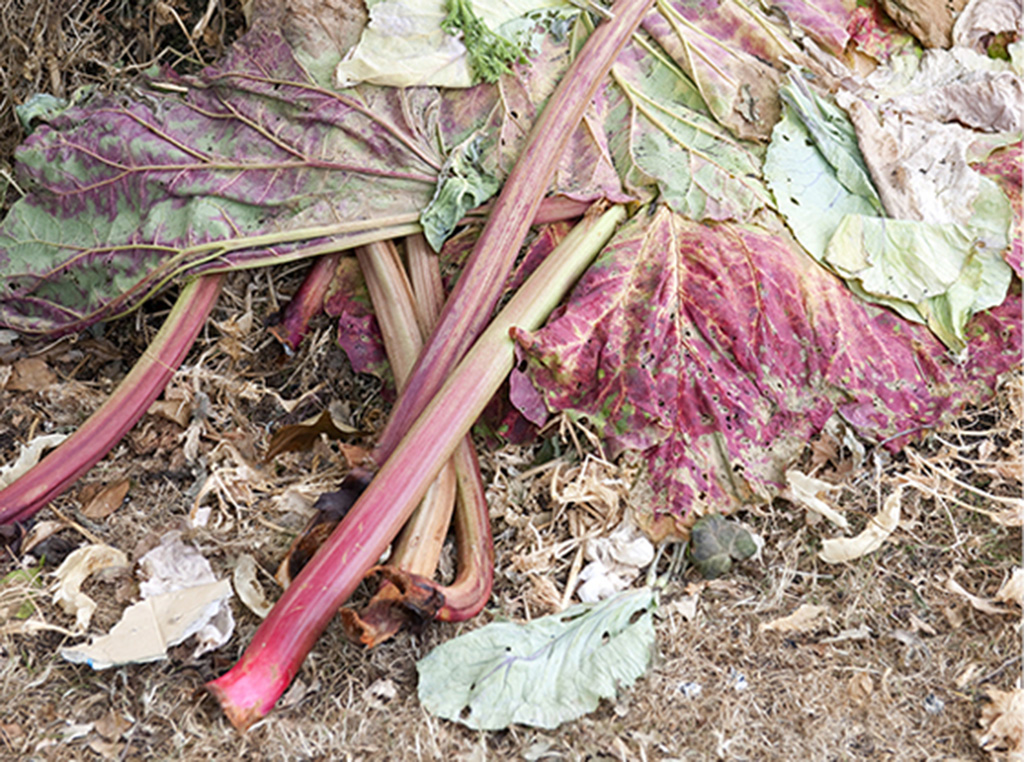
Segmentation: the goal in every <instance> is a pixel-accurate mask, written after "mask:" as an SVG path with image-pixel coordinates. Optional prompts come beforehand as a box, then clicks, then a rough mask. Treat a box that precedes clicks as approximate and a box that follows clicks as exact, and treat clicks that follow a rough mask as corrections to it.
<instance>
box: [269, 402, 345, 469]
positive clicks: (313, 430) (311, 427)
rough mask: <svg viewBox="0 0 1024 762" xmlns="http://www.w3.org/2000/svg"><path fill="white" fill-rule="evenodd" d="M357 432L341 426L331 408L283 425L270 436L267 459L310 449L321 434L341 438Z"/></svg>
mask: <svg viewBox="0 0 1024 762" xmlns="http://www.w3.org/2000/svg"><path fill="white" fill-rule="evenodd" d="M354 433H356V431H355V429H352V428H349V427H345V428H342V427H339V426H338V424H337V423H335V421H334V418H333V416H331V413H330V411H329V410H324V411H323V412H321V413H320V415H318V416H314V417H312V418H308V419H307V420H305V421H303V422H302V423H294V424H291V425H288V426H282V427H281V428H280V429H278V430H277V431H276V432H274V436H273V437H271V438H270V444H269V445H268V447H267V454H266V456H265V460H266V461H268V462H269V461H271V460H273V459H274V458H276V457H277V456H278V455H280V454H281V453H283V452H293V451H295V450H308V449H310V448H311V447H312V446H313V443H314V442H316V441H317V440H318V439H319V438H320V435H321V434H326V435H327V436H328V437H330V438H331V439H341V438H342V437H344V436H346V435H348V434H354Z"/></svg>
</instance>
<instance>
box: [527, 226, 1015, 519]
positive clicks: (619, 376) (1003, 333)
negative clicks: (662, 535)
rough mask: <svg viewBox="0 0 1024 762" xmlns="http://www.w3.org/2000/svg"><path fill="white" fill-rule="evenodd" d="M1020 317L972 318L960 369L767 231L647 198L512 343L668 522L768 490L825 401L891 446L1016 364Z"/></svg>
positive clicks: (1010, 309)
mask: <svg viewBox="0 0 1024 762" xmlns="http://www.w3.org/2000/svg"><path fill="white" fill-rule="evenodd" d="M1019 313H1020V296H1019V293H1015V294H1014V295H1013V296H1012V297H1011V298H1010V299H1009V300H1008V301H1007V302H1006V303H1005V304H1003V305H1002V306H1000V307H999V308H997V309H994V310H992V311H990V312H989V313H986V314H979V315H977V316H976V317H975V319H974V321H973V322H972V323H971V324H970V326H969V328H968V333H969V335H970V336H971V337H972V341H971V353H970V362H969V363H967V364H964V365H959V364H957V363H955V362H953V361H952V360H951V359H950V358H949V356H948V355H947V353H946V351H945V348H944V347H943V346H942V344H940V343H939V342H938V341H937V340H936V339H935V338H934V337H933V336H932V335H931V333H930V332H929V331H928V329H927V328H925V327H923V326H920V325H917V324H913V323H909V322H907V321H904V320H903V319H901V318H899V317H897V316H895V315H894V314H893V313H891V312H889V311H886V310H883V309H881V308H878V307H875V306H872V305H869V304H866V303H864V302H861V301H860V300H859V299H857V298H856V297H854V296H853V295H852V294H851V293H850V292H849V290H848V289H847V288H846V287H845V285H844V284H843V283H842V281H840V280H839V279H837V278H835V277H834V276H833V275H831V274H829V273H828V272H826V271H825V270H824V269H823V268H821V267H819V266H818V265H817V264H816V263H815V262H814V260H813V259H812V258H811V257H810V256H808V255H807V254H806V253H805V252H804V251H803V250H802V249H801V248H800V247H799V245H798V244H796V242H795V241H794V240H793V239H792V238H791V237H790V236H789V234H788V233H786V232H785V231H784V230H779V231H776V232H768V231H767V230H764V229H762V228H758V227H753V226H741V225H737V224H733V223H703V224H701V223H696V222H694V221H692V220H688V219H685V218H684V217H682V216H680V215H677V214H674V213H672V212H670V211H669V210H668V209H665V208H663V207H662V208H659V209H658V210H657V211H656V212H655V213H654V214H653V215H639V216H637V217H635V218H634V219H633V220H632V221H631V222H630V223H628V224H627V225H626V226H625V227H624V228H623V229H622V230H621V231H620V232H619V234H618V235H617V236H616V238H615V239H613V241H612V242H611V243H610V244H609V246H608V247H607V248H606V249H605V251H604V252H603V253H602V255H601V257H600V258H599V259H598V260H597V262H595V263H594V265H593V266H592V267H591V268H590V270H588V272H587V273H586V274H585V275H584V277H583V278H582V279H581V281H580V283H579V284H578V285H577V287H576V289H575V290H574V292H573V293H572V295H571V296H570V298H569V301H568V303H567V305H566V306H565V307H563V308H561V309H560V310H559V311H557V312H556V313H555V314H554V315H553V316H552V318H551V320H550V321H549V323H548V325H547V326H546V327H545V328H543V329H541V330H540V331H537V332H535V333H532V334H530V333H526V332H518V333H517V335H516V338H517V342H518V344H519V347H520V349H521V351H522V352H523V353H524V355H525V356H526V357H527V358H528V369H527V371H526V372H527V374H528V375H529V378H530V380H531V381H532V382H533V385H534V386H535V387H536V388H537V390H538V391H539V392H540V393H541V395H542V396H543V398H544V402H545V403H546V405H547V406H548V408H549V409H550V410H552V411H559V410H561V411H567V412H569V413H570V414H573V415H576V416H586V417H587V418H588V419H589V420H590V421H591V422H592V424H593V425H594V426H595V427H596V429H597V430H598V431H599V432H600V433H601V434H602V435H603V437H604V438H605V440H606V441H607V443H608V444H609V446H610V449H611V450H612V452H621V451H623V450H627V449H628V450H637V451H640V452H642V453H643V455H642V458H643V460H644V461H645V463H646V467H647V470H648V472H649V483H650V486H651V488H652V489H653V491H654V501H653V504H652V508H653V510H654V513H655V514H656V515H671V516H675V517H678V518H680V519H682V518H685V517H686V516H687V515H688V514H690V513H691V512H695V513H696V514H697V515H700V514H704V513H707V512H709V511H712V510H722V511H728V510H731V509H734V508H736V507H737V506H739V505H741V504H743V503H749V502H755V501H762V500H766V499H769V498H770V497H771V496H772V495H773V494H776V493H777V490H778V489H779V487H780V486H781V484H782V474H783V471H784V469H785V468H786V466H787V465H788V464H789V463H790V462H791V460H792V458H793V457H794V456H795V455H796V454H797V453H798V452H799V451H800V449H801V448H802V446H803V444H804V443H805V442H806V441H808V439H809V438H810V437H811V436H812V435H813V434H814V433H815V432H817V431H818V430H819V429H820V428H821V427H822V426H823V425H824V423H825V421H826V420H827V419H828V418H829V417H830V416H832V415H833V414H835V413H838V414H839V415H840V416H842V418H843V419H845V420H846V421H847V423H848V424H849V425H851V426H852V427H853V428H854V429H855V430H856V431H857V432H858V433H859V434H861V435H862V436H865V437H867V438H870V439H873V440H875V441H885V442H887V443H888V444H889V445H890V446H893V447H895V446H897V445H899V444H902V443H903V442H905V441H907V439H908V437H909V436H910V435H912V434H914V433H916V432H920V431H921V430H923V429H925V428H927V427H930V426H934V425H936V424H938V423H940V422H942V421H944V420H946V419H948V418H949V416H950V415H951V414H952V413H953V412H955V411H956V410H957V409H958V408H959V407H961V406H962V405H963V404H964V403H965V402H967V401H969V400H979V399H982V398H985V397H986V396H988V395H990V394H991V389H992V387H993V384H994V380H995V377H996V376H997V375H998V374H999V373H1001V372H1003V371H1005V370H1006V369H1007V368H1009V367H1010V366H1012V365H1013V364H1014V363H1015V362H1018V361H1019V358H1020V348H1021V336H1020V333H1021V332H1020V319H1019ZM534 412H535V411H534Z"/></svg>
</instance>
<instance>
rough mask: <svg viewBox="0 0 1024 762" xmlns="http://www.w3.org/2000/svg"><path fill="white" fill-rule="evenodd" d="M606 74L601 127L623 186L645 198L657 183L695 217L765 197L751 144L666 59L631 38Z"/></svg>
mask: <svg viewBox="0 0 1024 762" xmlns="http://www.w3.org/2000/svg"><path fill="white" fill-rule="evenodd" d="M612 79H613V81H614V82H615V84H616V87H615V88H613V89H610V90H609V91H608V97H609V114H608V119H607V120H606V125H605V129H606V130H607V131H608V133H609V141H610V148H611V150H612V152H613V156H614V157H615V160H616V164H617V166H618V167H619V173H620V175H621V176H622V178H623V184H624V186H625V188H626V189H627V190H628V191H629V192H630V193H632V194H633V195H634V196H636V197H638V198H650V197H651V196H652V194H653V192H654V191H655V190H657V191H658V192H659V193H660V196H661V198H662V200H664V201H665V202H666V203H667V204H668V205H669V206H670V207H672V209H674V210H675V211H677V212H679V213H681V214H685V215H687V216H689V217H692V218H693V219H696V220H701V219H715V220H723V219H736V220H747V219H750V218H751V217H753V216H754V215H755V214H756V213H757V211H758V210H759V209H761V208H762V207H764V206H765V204H767V203H769V196H768V192H767V189H766V188H765V187H764V184H763V183H762V181H761V179H760V164H761V162H760V159H759V158H758V156H757V155H756V152H755V151H756V147H755V146H754V145H752V144H749V143H744V142H743V141H740V140H737V139H736V138H733V137H732V136H731V135H730V134H729V133H728V132H727V131H726V130H725V129H724V128H722V127H721V126H719V124H718V123H717V122H715V121H714V119H712V118H711V117H710V115H709V114H707V110H706V106H705V104H704V101H703V99H702V98H701V95H700V93H699V92H697V90H696V89H695V88H694V87H693V85H692V84H691V83H690V82H689V80H688V79H687V78H686V77H685V76H684V75H683V74H682V73H681V72H680V71H679V70H678V69H677V68H676V67H675V66H674V65H673V64H672V63H671V62H670V61H666V60H664V59H662V58H660V57H658V56H653V55H651V54H650V53H649V52H648V51H647V50H645V49H644V48H643V47H641V46H640V45H639V44H638V43H633V44H632V45H630V46H628V47H627V48H626V49H625V50H624V51H623V52H622V54H620V56H619V58H618V60H617V61H616V63H615V66H614V67H613V69H612Z"/></svg>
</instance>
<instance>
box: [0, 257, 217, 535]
mask: <svg viewBox="0 0 1024 762" xmlns="http://www.w3.org/2000/svg"><path fill="white" fill-rule="evenodd" d="M223 280H224V276H223V275H204V276H200V277H198V278H195V279H194V280H192V281H190V282H189V283H187V284H186V285H185V287H184V288H183V289H182V290H181V294H179V296H178V300H177V301H176V302H175V303H174V307H173V308H172V309H171V312H170V314H169V315H168V316H167V319H166V320H165V321H164V324H163V325H162V326H161V327H160V331H159V332H158V333H157V335H156V337H155V338H154V339H153V343H152V344H150V345H149V347H148V348H147V349H146V352H145V353H144V354H143V355H142V357H141V358H139V361H138V362H137V363H135V366H134V367H133V368H132V369H131V371H130V372H129V373H128V375H127V376H125V377H124V379H123V380H122V381H121V383H120V384H118V386H117V389H115V390H114V392H113V394H111V395H110V397H108V398H107V400H106V401H105V402H104V403H103V405H102V406H101V407H100V408H99V409H98V410H97V411H96V412H94V413H93V414H92V415H91V416H89V419H88V420H87V421H86V422H85V423H84V424H83V425H82V426H81V428H79V429H78V430H77V431H76V432H75V433H74V434H72V435H71V436H70V437H68V438H67V439H65V440H64V441H63V442H62V443H61V444H60V445H59V446H58V447H57V448H56V449H54V450H53V451H52V452H50V453H49V454H48V455H47V456H46V457H45V458H43V459H42V460H41V461H40V462H39V463H37V464H36V465H35V466H33V467H32V469H30V470H29V471H28V472H27V473H25V474H24V475H23V476H22V477H21V478H19V479H18V480H16V481H15V482H14V483H13V484H11V485H9V486H8V487H6V488H5V489H3V490H0V524H7V523H10V522H12V521H22V520H24V519H27V518H28V517H29V516H31V515H32V514H34V513H35V512H36V511H38V510H39V509H40V508H42V507H43V506H44V505H46V504H47V503H48V502H49V501H50V500H52V499H53V498H54V497H56V496H57V495H59V494H60V493H61V492H62V491H63V490H64V489H66V488H67V487H68V486H69V485H70V484H71V483H72V482H74V481H75V480H76V479H77V478H78V477H79V476H81V475H82V474H84V473H85V472H86V471H88V470H89V469H90V468H92V467H93V466H94V465H95V464H96V463H97V462H98V461H99V460H100V459H101V458H102V457H103V456H104V455H106V454H107V453H108V452H109V451H110V450H111V449H112V448H113V447H114V445H115V444H117V442H118V441H119V440H120V439H121V437H122V436H124V435H125V433H126V432H127V431H128V430H129V429H130V428H131V427H132V426H134V425H135V423H136V422H137V421H138V420H139V419H140V418H142V416H143V414H144V413H145V412H146V410H148V409H149V406H150V405H151V404H152V403H153V400H155V399H156V398H157V397H158V396H160V392H162V391H163V389H164V387H165V386H167V382H168V381H170V379H171V376H173V375H174V373H175V371H176V370H177V369H178V366H179V365H181V363H182V361H183V360H184V359H185V355H187V354H188V350H189V349H190V348H191V347H192V344H193V343H194V342H195V339H196V336H198V335H199V331H201V330H202V328H203V326H204V325H205V324H206V318H207V317H208V316H209V314H210V311H211V310H212V309H213V306H214V304H216V302H217V296H218V294H219V293H220V288H221V284H222V282H223Z"/></svg>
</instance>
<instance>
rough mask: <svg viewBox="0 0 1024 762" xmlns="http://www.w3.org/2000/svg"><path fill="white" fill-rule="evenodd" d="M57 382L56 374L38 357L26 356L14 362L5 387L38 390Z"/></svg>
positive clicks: (26, 390) (21, 390) (19, 389)
mask: <svg viewBox="0 0 1024 762" xmlns="http://www.w3.org/2000/svg"><path fill="white" fill-rule="evenodd" d="M55 383H57V376H56V374H54V372H53V371H52V370H50V366H49V365H47V364H46V361H45V360H43V359H42V358H40V357H26V358H24V359H23V360H18V362H16V363H14V366H13V368H12V372H11V377H10V378H9V379H8V380H7V384H6V388H7V389H10V390H11V391H15V392H38V391H40V390H42V389H46V388H47V387H49V386H53V385H54V384H55Z"/></svg>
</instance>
